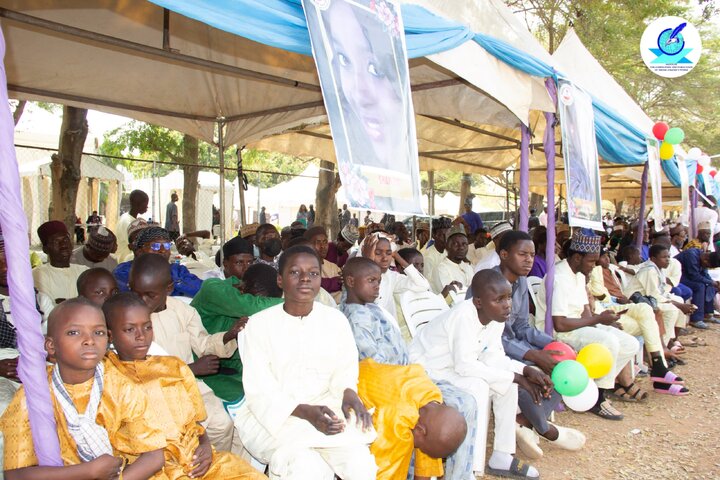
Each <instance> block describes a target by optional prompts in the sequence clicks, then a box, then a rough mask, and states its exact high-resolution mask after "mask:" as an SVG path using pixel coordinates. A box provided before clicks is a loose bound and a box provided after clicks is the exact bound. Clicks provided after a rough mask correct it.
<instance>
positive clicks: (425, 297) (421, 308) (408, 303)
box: [400, 291, 450, 337]
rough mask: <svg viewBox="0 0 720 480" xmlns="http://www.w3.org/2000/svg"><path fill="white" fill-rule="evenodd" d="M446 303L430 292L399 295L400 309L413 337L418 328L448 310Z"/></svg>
mask: <svg viewBox="0 0 720 480" xmlns="http://www.w3.org/2000/svg"><path fill="white" fill-rule="evenodd" d="M449 308H450V307H448V304H447V302H445V300H444V299H443V298H442V297H441V296H440V295H437V294H435V293H432V292H431V291H425V292H410V291H408V292H405V293H403V294H402V295H400V309H401V310H402V313H403V316H404V317H405V323H407V327H408V330H409V331H410V335H412V336H413V337H414V336H415V333H416V332H417V331H418V329H419V328H420V327H422V326H423V325H425V324H426V323H428V322H429V321H430V320H432V319H433V318H435V317H437V316H438V315H440V314H441V313H443V312H444V311H446V310H448V309H449Z"/></svg>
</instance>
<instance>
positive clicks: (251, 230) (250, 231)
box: [240, 223, 260, 238]
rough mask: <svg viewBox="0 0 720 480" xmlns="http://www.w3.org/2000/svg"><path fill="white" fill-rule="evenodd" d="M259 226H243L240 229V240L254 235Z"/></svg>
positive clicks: (252, 224) (251, 224) (256, 224)
mask: <svg viewBox="0 0 720 480" xmlns="http://www.w3.org/2000/svg"><path fill="white" fill-rule="evenodd" d="M259 226H260V224H259V223H249V224H247V225H243V226H242V227H240V236H241V237H242V238H247V237H249V236H251V235H255V232H257V229H258V227H259Z"/></svg>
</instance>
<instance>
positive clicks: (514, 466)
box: [485, 457, 539, 478]
mask: <svg viewBox="0 0 720 480" xmlns="http://www.w3.org/2000/svg"><path fill="white" fill-rule="evenodd" d="M485 470H486V471H487V473H489V474H490V475H495V476H496V477H504V478H539V477H530V476H528V471H529V470H530V465H529V464H527V463H525V462H523V461H521V460H520V459H519V458H517V457H513V459H512V462H511V463H510V468H508V469H507V470H500V469H499V468H492V467H490V466H489V465H488V467H487V468H486V469H485Z"/></svg>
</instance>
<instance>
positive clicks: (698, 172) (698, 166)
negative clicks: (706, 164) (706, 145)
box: [695, 163, 703, 175]
mask: <svg viewBox="0 0 720 480" xmlns="http://www.w3.org/2000/svg"><path fill="white" fill-rule="evenodd" d="M702 172H703V166H702V165H700V164H699V163H698V164H697V170H695V173H697V174H698V175H700V174H701V173H702Z"/></svg>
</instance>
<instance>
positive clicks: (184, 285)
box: [113, 226, 202, 298]
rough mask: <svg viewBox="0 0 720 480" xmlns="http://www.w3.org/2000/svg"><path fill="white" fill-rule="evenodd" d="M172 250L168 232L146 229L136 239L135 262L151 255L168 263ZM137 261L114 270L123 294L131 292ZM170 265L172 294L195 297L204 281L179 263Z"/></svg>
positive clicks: (156, 228)
mask: <svg viewBox="0 0 720 480" xmlns="http://www.w3.org/2000/svg"><path fill="white" fill-rule="evenodd" d="M171 249H172V240H170V233H169V232H168V231H167V230H165V229H164V228H160V227H155V226H150V227H146V228H144V229H142V230H140V232H139V233H138V234H137V238H136V239H135V260H137V259H138V258H140V257H142V256H144V255H148V254H150V255H157V256H159V257H160V258H163V259H164V260H165V262H166V263H167V262H168V261H169V260H170V250H171ZM135 260H132V261H129V262H124V263H121V264H120V265H118V266H117V267H116V268H115V270H113V275H115V279H116V280H117V284H118V288H119V289H120V291H121V292H127V291H129V290H130V286H129V282H130V269H131V268H132V266H133V263H134V262H135ZM168 265H170V273H171V275H172V284H173V289H172V290H171V291H170V294H171V295H173V296H183V297H191V298H192V297H194V296H195V294H196V293H197V292H198V291H199V290H200V286H201V285H202V280H201V279H199V278H198V277H197V276H196V275H194V274H193V273H191V272H190V270H188V269H187V267H186V266H185V265H180V264H179V263H173V264H169V263H168Z"/></svg>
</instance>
